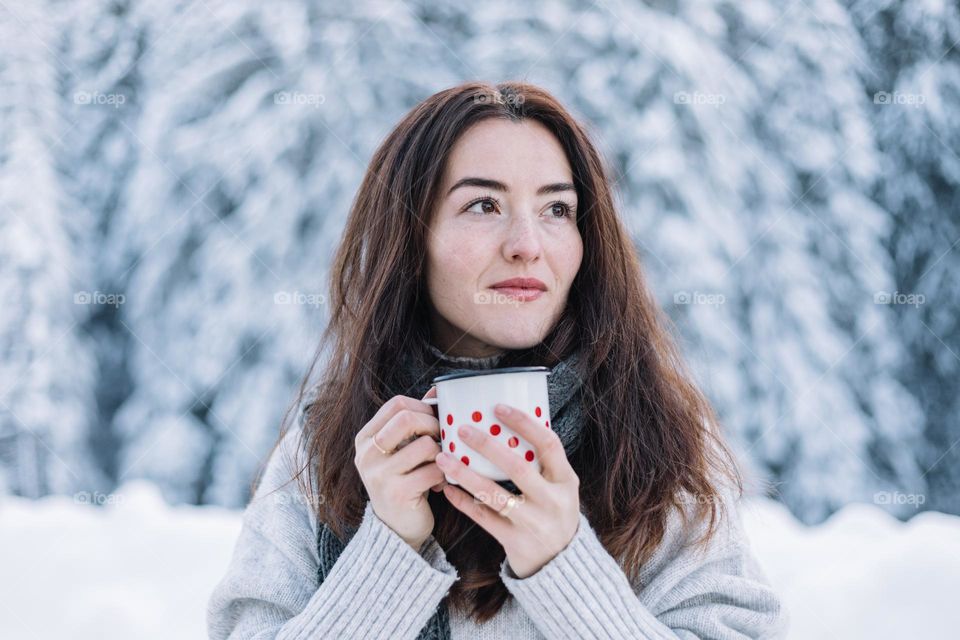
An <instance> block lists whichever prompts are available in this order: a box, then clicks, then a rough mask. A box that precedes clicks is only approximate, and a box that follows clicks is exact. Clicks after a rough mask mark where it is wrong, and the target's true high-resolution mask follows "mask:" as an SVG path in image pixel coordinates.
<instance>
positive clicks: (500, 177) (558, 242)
mask: <svg viewBox="0 0 960 640" xmlns="http://www.w3.org/2000/svg"><path fill="white" fill-rule="evenodd" d="M577 204H578V203H577V193H576V190H575V189H574V186H573V175H572V172H571V169H570V164H569V163H568V162H567V158H566V155H565V154H564V152H563V149H562V148H561V147H560V143H559V142H558V141H557V139H556V138H555V137H554V136H553V135H552V134H551V133H550V132H549V131H548V130H547V129H546V128H545V127H544V126H543V125H541V124H540V123H539V122H536V121H524V122H522V123H517V122H511V121H508V120H500V119H489V120H483V121H481V122H479V123H477V124H476V125H474V126H472V127H471V128H470V129H469V130H467V131H466V132H465V133H464V134H463V135H462V136H461V137H460V139H459V140H458V141H457V144H456V145H454V148H453V149H452V151H451V155H450V157H449V158H448V161H447V166H446V167H445V170H444V176H443V180H442V184H441V187H440V192H439V194H438V201H437V205H436V210H435V211H434V213H433V217H432V218H431V220H432V221H431V225H430V233H428V237H427V243H428V244H427V286H428V289H429V293H430V301H431V303H432V309H431V327H432V330H433V336H434V341H435V343H436V346H438V347H440V348H441V349H445V350H449V352H450V353H451V354H453V355H465V356H474V357H482V356H486V355H491V354H493V353H495V352H497V351H499V350H501V349H521V348H527V347H531V346H534V345H535V344H537V343H539V342H541V341H542V340H543V338H544V337H546V335H547V334H548V333H549V332H550V330H551V329H552V328H553V326H554V324H555V323H556V321H557V320H558V319H559V317H560V315H561V313H562V312H563V309H564V306H565V305H566V302H567V295H568V294H569V292H570V285H571V283H572V282H573V279H574V277H575V276H576V274H577V270H578V269H579V268H580V260H581V259H582V257H583V243H582V241H581V238H580V232H579V230H578V229H577V222H576V216H577V211H576V207H577ZM511 278H536V279H538V280H540V281H541V282H542V283H543V285H544V286H545V289H546V290H545V291H542V292H541V293H540V296H539V297H538V298H537V299H535V300H523V299H520V298H517V297H516V296H513V295H511V294H510V293H509V292H506V291H504V290H497V289H495V288H493V287H494V285H496V284H497V283H499V282H502V281H504V280H508V279H511Z"/></svg>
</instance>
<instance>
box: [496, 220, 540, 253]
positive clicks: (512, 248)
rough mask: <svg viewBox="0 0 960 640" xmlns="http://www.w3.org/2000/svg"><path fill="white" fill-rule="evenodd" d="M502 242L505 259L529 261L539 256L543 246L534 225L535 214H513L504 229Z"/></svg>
mask: <svg viewBox="0 0 960 640" xmlns="http://www.w3.org/2000/svg"><path fill="white" fill-rule="evenodd" d="M506 234H507V237H506V240H504V242H503V251H504V257H505V258H506V259H507V260H523V261H524V262H530V261H531V260H536V259H537V258H539V257H540V254H541V253H542V251H543V246H542V244H541V242H540V236H539V234H538V232H537V227H536V215H535V214H534V215H531V216H513V219H512V220H511V222H510V224H509V225H508V226H507V229H506Z"/></svg>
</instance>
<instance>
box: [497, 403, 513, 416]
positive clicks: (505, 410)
mask: <svg viewBox="0 0 960 640" xmlns="http://www.w3.org/2000/svg"><path fill="white" fill-rule="evenodd" d="M494 408H495V409H496V410H497V413H499V414H500V415H502V416H508V415H510V407H508V406H507V405H505V404H498V405H497V406H496V407H494Z"/></svg>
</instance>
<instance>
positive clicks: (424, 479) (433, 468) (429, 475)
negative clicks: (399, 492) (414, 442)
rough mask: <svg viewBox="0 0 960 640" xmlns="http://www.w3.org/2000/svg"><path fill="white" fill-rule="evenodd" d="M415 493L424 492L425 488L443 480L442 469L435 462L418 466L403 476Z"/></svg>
mask: <svg viewBox="0 0 960 640" xmlns="http://www.w3.org/2000/svg"><path fill="white" fill-rule="evenodd" d="M404 477H405V478H407V479H408V481H409V482H410V486H411V487H413V490H414V491H415V492H416V493H426V491H427V489H430V488H432V487H435V486H437V485H438V484H440V483H441V482H442V481H443V471H442V470H441V469H440V467H438V466H437V463H436V462H431V463H429V464H425V465H423V466H422V467H418V468H416V469H414V470H413V471H411V472H410V473H408V474H406V475H405V476H404Z"/></svg>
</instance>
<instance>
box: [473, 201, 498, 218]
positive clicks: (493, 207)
mask: <svg viewBox="0 0 960 640" xmlns="http://www.w3.org/2000/svg"><path fill="white" fill-rule="evenodd" d="M478 205H479V207H480V210H479V211H478V210H477V206H478ZM499 206H500V203H499V202H497V200H495V199H494V198H480V199H479V200H474V201H473V202H471V203H470V204H469V205H468V206H467V208H466V209H465V211H469V212H470V213H476V214H478V215H484V214H488V213H496V212H497V208H498V207H499Z"/></svg>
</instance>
